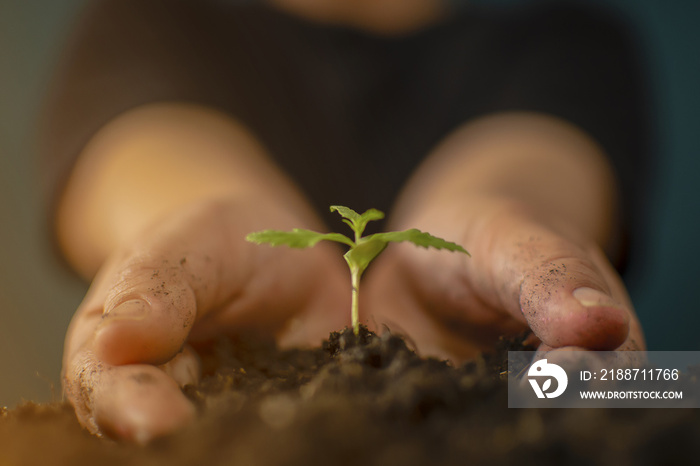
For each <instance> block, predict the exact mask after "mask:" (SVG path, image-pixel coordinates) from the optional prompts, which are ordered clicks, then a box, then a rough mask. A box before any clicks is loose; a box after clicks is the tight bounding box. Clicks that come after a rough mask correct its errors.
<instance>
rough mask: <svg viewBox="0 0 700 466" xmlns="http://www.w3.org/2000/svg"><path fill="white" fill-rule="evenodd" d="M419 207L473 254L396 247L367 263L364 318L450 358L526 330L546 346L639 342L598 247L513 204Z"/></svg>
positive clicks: (634, 345) (424, 223) (635, 345)
mask: <svg viewBox="0 0 700 466" xmlns="http://www.w3.org/2000/svg"><path fill="white" fill-rule="evenodd" d="M425 212H426V213H424V214H423V215H422V216H421V217H420V218H418V217H414V218H411V219H409V220H408V222H409V223H410V226H415V227H417V228H419V229H425V230H427V231H430V232H432V233H434V234H436V235H438V236H441V237H443V238H448V239H450V240H453V241H456V242H458V243H459V244H462V245H463V246H464V247H465V248H467V249H468V250H469V251H470V252H471V254H472V257H471V258H469V257H467V256H465V255H461V254H459V255H458V254H450V253H445V252H441V253H436V252H434V251H427V250H424V249H419V248H415V247H413V246H412V245H392V247H390V248H388V249H387V251H385V252H384V254H383V256H381V257H379V258H378V259H377V263H376V264H374V266H373V268H371V269H370V270H369V271H368V274H367V277H366V282H365V295H364V298H365V299H366V301H365V302H363V303H362V304H361V308H363V309H364V310H365V315H364V316H363V317H362V318H363V320H365V321H367V322H369V323H370V324H374V325H377V326H381V325H383V324H386V325H387V326H388V327H389V328H390V329H393V330H394V331H399V332H403V333H406V334H407V335H408V336H409V337H410V338H411V339H412V340H413V341H414V342H415V344H416V346H417V348H418V350H419V351H420V352H421V353H423V354H426V355H435V356H439V357H445V358H451V359H454V360H461V359H463V358H466V357H469V356H471V355H473V354H474V353H475V352H477V351H480V350H483V349H487V348H489V347H493V343H494V341H495V340H496V339H497V338H498V337H499V336H501V335H513V334H516V333H520V332H523V331H525V330H527V329H528V328H529V329H531V330H532V332H533V333H534V335H535V336H536V337H537V339H539V341H540V342H541V348H542V349H551V348H565V347H581V348H586V349H593V350H612V349H616V348H623V349H641V348H643V346H644V340H643V336H642V331H641V328H640V326H639V323H638V321H637V318H636V316H635V314H634V311H633V309H632V305H631V303H630V300H629V297H628V296H627V293H626V291H625V288H624V285H623V284H622V281H621V279H620V278H619V276H618V275H617V273H616V272H615V270H614V268H613V267H612V265H611V264H610V263H609V261H608V260H607V259H606V257H605V255H604V254H603V252H602V251H601V250H600V249H599V248H598V247H597V246H595V245H593V244H579V242H577V241H575V240H572V239H568V238H570V237H569V236H567V235H563V234H561V233H558V232H557V231H554V230H553V229H551V228H548V227H546V226H544V225H543V224H542V223H541V222H539V221H538V219H537V218H536V217H535V216H534V215H530V214H528V213H527V212H526V210H525V209H524V208H523V206H522V205H518V204H517V203H513V202H503V201H498V200H487V199H483V200H480V201H479V202H478V203H475V204H473V205H472V206H471V207H469V208H464V209H462V210H455V211H454V212H448V211H446V209H442V208H439V207H436V208H434V209H430V210H426V211H425ZM406 225H408V223H406ZM403 226H404V225H403V224H402V225H400V227H403Z"/></svg>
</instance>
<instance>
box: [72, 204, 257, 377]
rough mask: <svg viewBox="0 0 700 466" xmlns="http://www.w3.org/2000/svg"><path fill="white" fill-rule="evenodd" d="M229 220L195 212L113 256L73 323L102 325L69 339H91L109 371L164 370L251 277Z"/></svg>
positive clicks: (212, 207) (200, 209)
mask: <svg viewBox="0 0 700 466" xmlns="http://www.w3.org/2000/svg"><path fill="white" fill-rule="evenodd" d="M229 217H230V212H227V211H226V208H225V207H224V206H222V205H220V204H216V203H213V204H209V205H203V206H196V207H195V208H193V209H191V210H190V211H187V212H184V213H183V214H180V215H177V216H176V217H173V218H172V219H171V220H170V221H168V222H164V223H163V224H162V225H161V226H160V227H158V228H157V229H154V230H153V231H151V232H148V235H147V236H146V237H145V239H142V240H140V241H137V242H136V244H135V245H134V246H133V247H131V248H130V249H128V250H125V251H123V252H122V253H121V254H119V255H115V256H114V257H112V258H111V259H110V261H109V262H108V263H107V264H106V265H105V267H104V268H103V269H102V270H101V272H100V274H99V275H98V277H97V278H96V279H95V281H94V282H93V286H92V288H91V290H90V292H89V294H88V296H87V298H86V300H85V302H84V303H83V304H82V305H81V309H80V310H79V311H78V315H77V316H76V317H77V319H78V320H80V319H81V318H83V317H82V316H91V315H100V316H101V319H100V320H99V321H97V322H95V327H94V328H92V329H91V328H90V327H89V326H87V327H84V328H85V331H86V333H87V334H85V335H82V336H81V335H76V336H75V337H73V338H77V339H78V340H79V341H85V340H88V339H90V340H91V347H92V350H93V351H94V352H95V354H96V356H97V358H98V359H100V360H102V361H104V362H107V363H109V364H113V365H122V364H132V363H148V364H163V363H164V362H166V361H167V360H169V359H170V358H171V357H172V356H174V355H175V354H177V353H178V352H179V351H180V350H181V349H182V346H183V345H184V342H185V340H186V339H187V337H188V335H189V334H190V331H191V329H192V326H193V325H194V323H195V321H196V320H197V319H201V318H202V317H204V316H205V315H206V314H207V313H208V312H209V311H211V310H214V309H217V308H220V307H221V306H223V305H224V304H226V303H227V301H228V300H230V299H231V298H232V297H233V296H237V295H238V294H240V290H241V289H242V288H243V286H244V284H246V283H247V281H248V279H249V277H250V275H251V270H252V266H253V264H252V262H253V258H252V253H251V249H250V248H249V247H248V245H247V244H245V242H244V240H243V237H244V233H243V232H242V231H236V230H235V228H232V225H231V224H230V222H229V221H228V220H227V219H228V218H229ZM232 258H235V261H234V259H232ZM231 262H234V263H233V264H232V263H231Z"/></svg>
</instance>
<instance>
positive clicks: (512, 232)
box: [470, 215, 641, 350]
mask: <svg viewBox="0 0 700 466" xmlns="http://www.w3.org/2000/svg"><path fill="white" fill-rule="evenodd" d="M499 222H500V223H498V224H497V225H493V230H492V233H493V237H494V238H495V240H494V241H492V242H491V243H490V244H489V247H488V248H485V252H486V254H485V255H484V256H485V257H484V258H483V261H484V262H483V263H482V264H478V263H479V262H480V261H481V260H482V259H479V258H478V257H477V256H476V254H475V255H474V257H475V259H476V260H475V261H474V262H475V263H476V264H470V266H474V267H479V266H483V269H482V270H486V271H487V274H486V277H485V278H483V279H479V278H477V279H476V281H477V282H480V285H481V286H480V288H481V291H482V292H483V295H484V296H486V297H487V299H488V300H489V301H491V302H492V303H494V304H495V305H497V306H498V307H501V308H502V309H506V310H507V311H509V312H510V313H511V314H512V315H513V316H514V317H516V318H518V319H523V318H524V319H525V320H526V321H527V323H528V325H529V326H530V328H531V329H532V330H533V332H534V333H535V335H537V337H539V339H540V340H541V341H542V342H543V343H544V344H546V345H548V346H551V347H562V346H579V347H584V348H587V349H592V350H611V349H614V348H617V347H618V346H620V345H621V344H622V343H624V342H625V341H626V340H627V338H628V336H629V333H630V325H631V322H632V321H633V319H634V315H633V311H632V306H631V303H630V301H629V298H628V297H627V294H626V292H625V289H624V286H623V285H622V282H621V280H620V279H619V277H618V276H617V274H616V273H615V271H614V269H613V268H612V266H611V265H610V263H609V262H608V261H607V259H606V258H605V256H604V254H603V252H602V251H601V250H600V248H598V247H597V246H595V245H590V246H586V247H581V246H579V245H578V243H575V242H573V241H569V240H568V239H566V238H565V237H563V236H561V235H559V234H557V233H555V232H554V231H552V230H550V229H548V228H546V227H544V226H542V225H540V224H539V223H538V222H536V221H534V220H531V219H529V218H527V217H525V216H520V215H514V216H508V217H504V218H501V219H499ZM635 328H636V327H635ZM640 339H641V337H640Z"/></svg>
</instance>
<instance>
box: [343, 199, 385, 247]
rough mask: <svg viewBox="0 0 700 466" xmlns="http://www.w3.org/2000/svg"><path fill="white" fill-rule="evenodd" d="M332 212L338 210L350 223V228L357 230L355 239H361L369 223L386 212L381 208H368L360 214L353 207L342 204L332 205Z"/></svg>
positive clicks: (381, 217) (378, 218)
mask: <svg viewBox="0 0 700 466" xmlns="http://www.w3.org/2000/svg"><path fill="white" fill-rule="evenodd" d="M331 212H338V213H339V214H340V215H341V216H342V217H343V218H344V220H343V221H344V222H345V223H347V224H348V225H350V228H352V230H353V231H354V232H355V240H359V238H360V237H361V236H362V233H364V231H365V227H366V226H367V223H369V222H371V221H373V220H381V219H383V218H384V212H382V211H381V210H377V209H368V210H366V211H365V212H364V213H363V214H362V215H360V214H358V213H357V212H355V211H354V210H352V209H351V208H349V207H345V206H342V205H332V206H331Z"/></svg>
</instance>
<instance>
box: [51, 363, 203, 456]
mask: <svg viewBox="0 0 700 466" xmlns="http://www.w3.org/2000/svg"><path fill="white" fill-rule="evenodd" d="M64 387H65V391H66V395H67V396H68V398H69V399H70V400H71V402H72V403H73V405H74V407H75V411H76V415H77V416H78V419H79V420H80V422H81V423H82V424H83V425H84V426H86V427H87V428H88V429H89V430H90V431H91V432H93V433H95V434H99V435H106V436H109V437H114V438H120V439H125V440H130V441H134V442H138V443H141V444H145V443H148V442H149V441H150V440H152V439H153V438H156V437H159V436H163V435H166V434H169V433H172V432H173V431H175V430H177V429H179V428H181V427H183V426H185V425H187V424H188V423H189V422H191V420H192V419H193V418H194V416H195V414H196V410H195V407H194V406H193V405H192V403H190V402H189V401H188V400H187V399H186V398H185V396H184V395H183V394H182V391H181V390H180V387H179V386H178V384H177V383H176V382H175V380H174V379H172V378H171V377H169V376H168V375H167V374H165V372H163V371H162V370H160V369H158V368H157V367H154V366H151V365H145V364H137V365H127V366H111V365H108V364H104V363H102V362H100V361H99V360H97V359H96V358H95V356H94V354H92V353H90V352H86V351H84V352H80V353H79V354H77V355H76V357H75V358H74V359H73V360H71V361H69V363H68V364H67V365H66V366H65V367H64Z"/></svg>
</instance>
